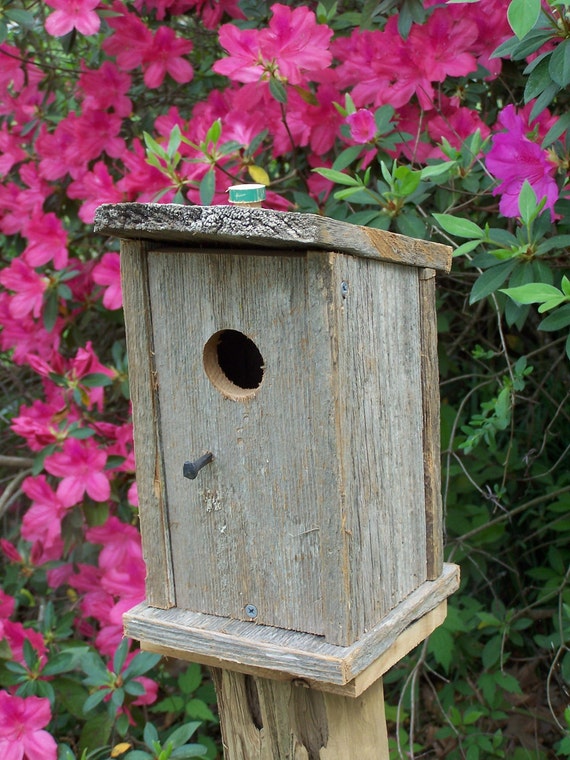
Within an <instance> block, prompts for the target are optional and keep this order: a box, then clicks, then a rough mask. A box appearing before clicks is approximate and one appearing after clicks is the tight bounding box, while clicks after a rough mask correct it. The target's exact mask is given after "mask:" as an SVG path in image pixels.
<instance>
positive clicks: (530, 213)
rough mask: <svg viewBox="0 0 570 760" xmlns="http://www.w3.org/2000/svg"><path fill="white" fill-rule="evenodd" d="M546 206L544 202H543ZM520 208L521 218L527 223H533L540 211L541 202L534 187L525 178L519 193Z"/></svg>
mask: <svg viewBox="0 0 570 760" xmlns="http://www.w3.org/2000/svg"><path fill="white" fill-rule="evenodd" d="M542 206H543V207H544V202H543V203H542ZM519 210H520V215H521V219H522V220H523V222H524V223H525V224H526V225H527V227H528V225H529V224H532V222H533V221H534V220H535V219H536V217H537V216H538V214H539V213H540V204H538V203H537V198H536V195H535V193H534V190H533V189H532V186H531V184H530V182H529V181H528V180H527V179H525V181H524V182H523V186H522V187H521V190H520V193H519Z"/></svg>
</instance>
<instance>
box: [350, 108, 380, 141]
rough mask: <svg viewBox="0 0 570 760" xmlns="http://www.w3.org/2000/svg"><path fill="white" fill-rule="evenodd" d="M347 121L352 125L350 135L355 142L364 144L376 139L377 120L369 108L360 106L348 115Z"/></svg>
mask: <svg viewBox="0 0 570 760" xmlns="http://www.w3.org/2000/svg"><path fill="white" fill-rule="evenodd" d="M346 123H347V124H348V126H349V127H350V136H351V137H352V139H353V140H354V142H356V143H359V144H364V143H367V142H371V141H372V140H374V137H375V136H376V132H377V129H376V122H375V121H374V115H373V114H372V113H371V112H370V111H369V110H368V109H367V108H359V109H358V110H357V111H355V112H354V113H351V114H349V115H348V116H347V117H346Z"/></svg>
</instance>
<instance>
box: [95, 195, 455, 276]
mask: <svg viewBox="0 0 570 760" xmlns="http://www.w3.org/2000/svg"><path fill="white" fill-rule="evenodd" d="M95 231H96V232H101V233H105V234H107V235H115V236H117V237H120V238H134V239H145V240H159V241H162V242H167V241H172V242H184V243H187V244H189V245H200V244H205V245H215V246H218V247H221V246H223V245H224V244H226V245H230V246H233V247H235V246H239V245H246V246H248V247H250V248H255V247H258V246H261V247H263V248H270V249H282V250H287V249H291V248H299V249H305V248H313V249H317V250H319V249H324V250H332V251H338V252H342V253H350V254H351V255H353V256H358V257H366V258H373V259H379V260H381V261H391V262H394V263H398V264H406V265H410V266H416V267H431V268H433V269H440V270H443V271H446V272H447V271H449V269H450V268H451V248H450V247H449V246H445V245H441V244H439V243H431V242H426V241H424V240H415V239H413V238H408V237H405V236H403V235H398V234H396V233H394V232H385V231H383V230H376V229H372V228H368V227H361V226H359V225H355V224H349V223H347V222H340V221H337V220H335V219H329V218H327V217H324V216H317V215H316V214H299V213H283V212H281V211H272V210H270V209H258V208H240V207H237V206H182V205H178V204H171V203H164V204H162V203H117V204H105V205H103V206H100V207H99V208H98V209H97V212H96V215H95Z"/></svg>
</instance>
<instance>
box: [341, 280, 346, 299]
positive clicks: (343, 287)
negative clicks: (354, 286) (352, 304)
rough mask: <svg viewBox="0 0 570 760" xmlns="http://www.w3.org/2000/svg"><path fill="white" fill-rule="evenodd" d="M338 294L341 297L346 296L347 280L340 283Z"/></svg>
mask: <svg viewBox="0 0 570 760" xmlns="http://www.w3.org/2000/svg"><path fill="white" fill-rule="evenodd" d="M340 294H341V296H342V297H343V298H346V297H347V295H348V282H345V281H344V280H343V282H341V283H340Z"/></svg>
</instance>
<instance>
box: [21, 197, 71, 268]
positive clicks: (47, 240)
mask: <svg viewBox="0 0 570 760" xmlns="http://www.w3.org/2000/svg"><path fill="white" fill-rule="evenodd" d="M24 234H25V236H26V237H27V239H28V245H27V246H26V249H25V251H24V254H23V257H24V260H25V261H26V262H27V263H28V264H29V265H30V266H32V267H34V268H35V267H41V266H43V265H44V264H47V262H48V261H52V262H53V266H54V268H55V269H63V268H64V267H65V266H67V259H68V251H67V232H66V231H65V229H64V228H63V224H62V221H61V219H58V218H57V216H56V215H55V214H54V213H53V212H51V211H50V212H49V213H47V214H44V213H42V212H37V213H35V214H33V215H32V216H31V217H30V219H29V220H28V223H27V225H26V227H25V230H24Z"/></svg>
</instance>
